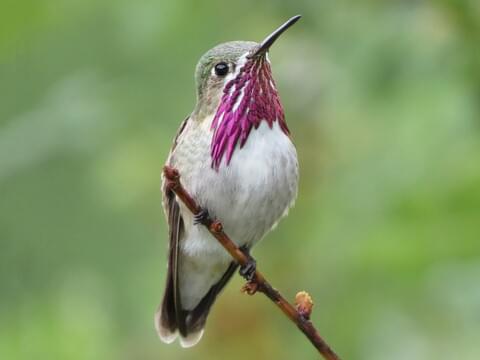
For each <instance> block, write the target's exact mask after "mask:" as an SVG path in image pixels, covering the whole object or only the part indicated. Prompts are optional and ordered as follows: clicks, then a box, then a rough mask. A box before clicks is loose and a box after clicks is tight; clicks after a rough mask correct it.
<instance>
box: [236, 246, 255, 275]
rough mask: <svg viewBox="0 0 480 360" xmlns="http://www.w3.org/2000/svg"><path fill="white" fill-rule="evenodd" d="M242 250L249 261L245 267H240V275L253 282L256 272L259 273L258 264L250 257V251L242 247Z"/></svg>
mask: <svg viewBox="0 0 480 360" xmlns="http://www.w3.org/2000/svg"><path fill="white" fill-rule="evenodd" d="M241 250H242V251H243V252H244V253H245V255H246V256H247V258H248V260H247V262H246V263H245V264H244V265H241V266H240V270H239V271H238V272H239V274H240V275H241V276H242V277H243V278H244V279H245V280H247V281H249V282H250V281H252V280H253V279H254V278H255V272H256V271H257V262H256V261H255V259H254V258H252V257H251V256H250V251H249V249H248V248H246V247H242V248H241Z"/></svg>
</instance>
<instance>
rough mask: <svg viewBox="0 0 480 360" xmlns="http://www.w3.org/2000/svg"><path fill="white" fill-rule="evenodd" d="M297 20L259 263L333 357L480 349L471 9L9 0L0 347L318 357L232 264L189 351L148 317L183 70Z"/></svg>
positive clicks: (3, 70)
mask: <svg viewBox="0 0 480 360" xmlns="http://www.w3.org/2000/svg"><path fill="white" fill-rule="evenodd" d="M297 13H300V14H303V15H304V18H303V19H302V20H301V21H300V22H299V23H298V24H297V25H295V27H294V28H292V30H290V31H288V32H287V34H286V35H285V36H284V37H283V38H282V39H281V40H280V41H279V42H278V43H277V44H276V45H275V47H274V48H273V49H272V51H271V56H270V58H271V60H272V63H273V71H274V75H275V78H276V82H277V84H278V86H279V90H280V93H281V96H282V100H283V102H284V105H285V109H286V115H287V120H288V121H289V125H290V128H291V130H292V132H293V134H294V138H295V141H296V144H297V147H298V152H299V156H300V165H301V184H300V193H299V198H298V201H297V205H296V207H295V208H294V209H293V210H292V211H291V213H290V216H289V217H288V218H287V219H286V220H284V221H283V222H282V223H281V225H280V226H279V227H278V228H277V230H276V231H274V233H272V234H270V235H269V236H268V237H267V239H266V240H265V242H263V243H262V244H260V245H259V246H258V247H257V249H256V252H255V255H256V257H257V259H258V261H259V264H260V267H261V268H262V270H264V272H265V274H266V275H267V276H268V277H269V279H271V281H272V283H273V284H274V285H275V286H276V287H278V288H279V289H281V290H282V291H283V292H284V293H285V294H287V295H288V296H289V297H291V298H292V299H293V297H294V294H295V293H296V291H297V290H302V289H305V290H308V291H309V292H310V293H311V295H312V296H313V297H314V299H315V302H316V306H315V308H314V312H313V320H314V322H315V323H316V324H317V325H318V328H319V329H320V332H321V334H322V335H323V336H324V337H325V338H326V339H327V340H328V341H329V342H330V343H331V344H332V346H333V347H334V348H335V349H336V350H337V351H338V352H339V353H340V354H341V355H342V356H343V358H345V359H369V360H374V359H378V360H384V359H389V360H396V359H452V358H455V359H460V358H461V359H465V360H474V359H478V358H479V357H480V348H479V345H478V339H479V338H478V334H479V333H480V287H479V279H480V52H479V46H478V44H479V40H480V2H478V1H476V0H469V1H461V0H456V1H453V0H439V1H420V0H417V1H414V0H410V1H388V2H382V1H374V0H370V1H368V0H363V1H353V0H351V1H346V0H339V1H314V0H301V1H293V0H290V1H287V0H283V1H253V0H247V1H242V2H240V1H238V2H228V3H226V2H225V1H203V2H200V1H193V0H182V1H162V0H157V1H154V0H140V1H135V2H134V1H127V0H117V1H93V0H83V1H79V0H78V1H75V0H70V1H65V0H64V1H60V0H41V1H14V0H3V1H2V4H1V11H0V79H1V81H0V244H1V251H0V285H1V296H0V319H1V321H0V358H1V359H31V358H35V359H73V360H75V359H81V360H86V359H187V358H188V359H224V358H229V359H244V358H258V359H265V358H269V359H270V358H278V359H292V358H299V359H305V358H317V357H316V354H315V351H314V350H313V348H312V347H311V346H310V345H309V344H308V343H307V341H306V340H305V339H304V337H303V336H302V335H301V334H300V333H299V332H298V331H297V330H296V329H295V327H294V326H292V325H291V324H290V323H289V322H288V321H287V320H286V319H285V318H284V317H283V316H282V315H281V314H280V313H279V312H278V311H277V309H275V308H274V307H272V306H271V304H270V303H269V302H268V301H267V300H265V299H263V298H262V297H261V296H258V297H254V298H249V297H247V296H242V295H241V294H240V293H239V291H238V289H239V287H240V285H241V283H242V282H241V280H240V279H239V278H238V277H235V279H234V281H233V282H232V283H231V284H230V285H229V286H228V288H227V290H226V291H225V292H224V293H223V295H222V296H221V297H220V299H219V301H218V303H217V304H216V306H215V307H214V309H213V311H212V314H211V317H210V319H209V321H208V324H207V331H206V333H205V336H204V339H203V340H202V342H201V343H200V344H199V345H198V346H197V347H195V348H193V349H189V350H184V349H181V348H180V347H179V345H178V344H173V345H169V346H167V345H164V344H162V343H160V341H159V340H158V339H157V336H156V334H155V331H154V328H153V313H154V311H155V309H156V307H157V304H158V303H159V301H160V297H161V293H162V291H163V284H164V277H165V258H166V228H165V222H164V220H163V213H162V210H161V206H160V199H161V196H160V190H159V182H160V169H161V167H162V165H163V162H164V159H165V158H166V155H167V152H168V149H169V147H170V143H171V139H172V138H173V136H174V134H175V131H176V128H177V126H178V125H179V123H180V122H181V120H182V119H183V118H184V117H185V116H186V115H187V114H188V113H189V111H191V110H192V109H193V105H194V102H195V96H194V84H193V71H194V66H195V64H196V61H197V60H198V58H199V57H200V56H201V54H202V53H203V52H205V51H206V50H208V49H209V48H211V47H212V46H214V45H216V44H217V43H220V42H224V41H228V40H239V39H241V40H257V41H259V40H261V39H262V38H263V37H264V36H265V35H267V34H269V33H270V32H271V31H272V30H273V29H274V28H275V27H276V26H278V25H279V24H281V23H282V22H283V21H285V20H286V19H287V18H289V17H290V16H291V15H294V14H297Z"/></svg>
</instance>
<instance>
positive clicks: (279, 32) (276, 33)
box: [248, 15, 302, 58]
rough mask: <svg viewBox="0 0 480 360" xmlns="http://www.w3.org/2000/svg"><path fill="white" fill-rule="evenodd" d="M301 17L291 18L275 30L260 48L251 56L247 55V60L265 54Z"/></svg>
mask: <svg viewBox="0 0 480 360" xmlns="http://www.w3.org/2000/svg"><path fill="white" fill-rule="evenodd" d="M301 17H302V16H301V15H296V16H294V17H292V18H290V19H289V20H288V21H287V22H285V24H283V25H282V26H280V27H279V28H278V29H277V30H275V31H274V32H273V33H271V34H270V35H268V36H267V37H266V38H265V40H263V41H262V43H261V44H260V46H259V47H258V48H256V49H255V50H254V51H253V53H252V54H251V55H249V56H248V57H249V58H252V57H255V56H261V55H264V54H266V53H267V51H268V49H270V46H272V44H273V43H274V42H275V40H277V39H278V38H279V36H280V35H282V34H283V32H284V31H285V30H287V29H288V28H289V27H290V26H292V25H293V24H295V23H296V22H297V21H298V20H299V19H300V18H301Z"/></svg>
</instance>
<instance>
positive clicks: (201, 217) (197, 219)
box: [193, 208, 212, 226]
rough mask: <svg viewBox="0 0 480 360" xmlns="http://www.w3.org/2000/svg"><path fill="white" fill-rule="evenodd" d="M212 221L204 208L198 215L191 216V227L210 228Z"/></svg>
mask: <svg viewBox="0 0 480 360" xmlns="http://www.w3.org/2000/svg"><path fill="white" fill-rule="evenodd" d="M211 223H212V219H211V218H210V214H209V213H208V210H207V209H206V208H201V209H200V211H199V212H198V213H196V214H195V215H193V225H198V224H202V225H205V226H210V224H211Z"/></svg>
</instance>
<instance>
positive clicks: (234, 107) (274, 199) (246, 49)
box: [155, 15, 300, 347]
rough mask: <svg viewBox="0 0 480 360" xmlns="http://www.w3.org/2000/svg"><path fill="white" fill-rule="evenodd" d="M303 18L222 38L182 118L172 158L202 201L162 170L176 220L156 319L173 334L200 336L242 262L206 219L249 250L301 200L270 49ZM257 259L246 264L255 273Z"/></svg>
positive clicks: (166, 338)
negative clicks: (252, 36)
mask: <svg viewBox="0 0 480 360" xmlns="http://www.w3.org/2000/svg"><path fill="white" fill-rule="evenodd" d="M298 19H300V15H297V16H294V17H292V18H291V19H289V20H288V21H287V22H285V23H284V24H283V25H282V26H280V27H279V28H278V29H277V30H275V31H274V32H273V33H272V34H270V35H269V36H267V37H266V38H265V40H263V41H262V42H261V43H256V42H251V41H232V42H227V43H223V44H220V45H217V46H215V47H214V48H212V49H211V50H209V51H207V52H206V53H205V54H204V55H203V56H202V57H201V58H200V60H199V62H198V64H197V66H196V69H195V81H196V90H197V104H196V106H195V108H194V110H193V112H192V113H191V115H190V116H188V117H187V118H186V119H185V120H184V121H183V123H182V124H181V126H180V129H179V131H178V133H177V135H176V137H175V139H174V141H173V145H172V148H171V150H170V153H169V155H168V158H167V161H166V165H168V166H171V167H174V168H176V169H177V170H178V171H179V173H180V175H181V180H182V184H183V186H184V187H185V189H186V190H187V191H188V192H189V193H190V195H191V196H192V197H193V198H194V199H195V201H196V202H197V203H198V205H199V206H200V207H201V209H202V211H201V212H200V214H198V215H196V216H195V215H193V214H192V213H191V212H190V211H189V210H188V209H187V208H186V207H185V205H184V204H183V203H182V202H181V201H180V200H179V199H177V197H176V195H175V194H174V193H173V192H172V191H171V190H169V189H168V188H167V187H166V185H165V184H166V182H165V178H162V190H163V207H164V210H165V214H166V218H167V222H168V228H169V233H168V234H169V255H168V267H167V276H166V285H165V291H164V295H163V301H162V303H161V305H160V306H159V308H158V310H157V312H156V314H155V327H156V330H157V332H158V335H159V337H160V339H161V340H162V341H163V342H165V343H171V342H173V341H174V340H175V339H176V338H177V337H178V338H179V341H180V345H181V346H182V347H191V346H194V345H195V344H197V343H198V342H199V341H200V339H201V337H202V335H203V332H204V327H205V322H206V320H207V316H208V313H209V311H210V308H211V306H212V305H213V303H214V302H215V300H216V298H217V296H218V295H219V294H220V292H221V291H222V289H223V288H224V287H225V285H226V284H227V283H228V281H229V280H230V278H231V277H232V275H233V274H234V273H235V271H236V270H237V268H238V267H239V265H238V263H236V262H235V261H234V260H233V259H232V258H231V257H230V255H229V254H228V253H227V251H226V250H225V249H224V248H223V247H222V246H221V245H220V244H219V243H218V242H217V240H216V239H215V238H213V237H212V235H211V234H210V233H209V232H208V230H207V229H206V228H205V227H204V226H199V223H202V222H204V221H205V219H206V218H210V219H217V220H219V221H220V222H221V223H222V225H223V229H224V230H225V232H226V233H227V234H229V236H230V237H231V239H232V240H233V241H234V242H235V243H236V244H237V245H238V246H239V247H240V248H241V249H243V250H244V251H245V252H247V253H249V251H250V249H251V248H252V246H253V245H254V244H256V243H257V242H258V241H259V240H260V239H262V238H263V237H264V235H265V234H266V233H268V232H269V231H270V230H272V229H273V228H274V227H275V226H276V224H277V223H278V222H279V220H280V219H281V218H282V217H284V216H285V215H286V214H287V213H288V210H289V209H290V207H291V206H292V205H293V203H294V202H295V199H296V197H297V188H298V159H297V152H296V149H295V146H294V144H293V142H292V138H291V135H290V131H289V129H288V127H287V123H286V122H285V116H284V111H283V107H282V104H281V102H280V98H279V95H278V91H277V89H276V85H275V81H274V80H273V77H272V71H271V67H270V60H269V57H268V51H269V49H270V47H271V45H272V44H273V43H274V42H275V41H276V40H277V39H278V37H279V36H280V35H281V34H282V33H283V32H284V31H285V30H287V29H288V28H289V27H290V26H292V25H293V24H294V23H295V22H297V21H298ZM254 272H255V264H254V263H249V264H247V265H245V266H243V267H240V273H241V274H242V275H244V276H245V275H246V276H252V274H253V273H254Z"/></svg>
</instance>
